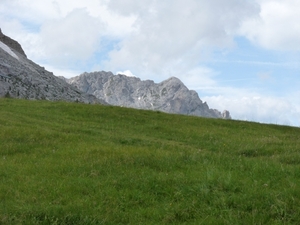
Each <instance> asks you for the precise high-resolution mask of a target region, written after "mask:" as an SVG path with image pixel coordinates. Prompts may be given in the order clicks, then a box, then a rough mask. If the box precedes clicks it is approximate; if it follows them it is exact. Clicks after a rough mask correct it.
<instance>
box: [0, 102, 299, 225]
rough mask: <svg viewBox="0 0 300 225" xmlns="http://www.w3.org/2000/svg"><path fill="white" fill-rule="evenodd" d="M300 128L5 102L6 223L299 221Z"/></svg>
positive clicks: (1, 115) (0, 136)
mask: <svg viewBox="0 0 300 225" xmlns="http://www.w3.org/2000/svg"><path fill="white" fill-rule="evenodd" d="M299 137H300V129H299V128H295V127H287V126H278V125H266V124H258V123H250V122H243V121H234V120H221V119H206V118H199V117H192V116H182V115H171V114H165V113H160V112H153V111H144V110H134V109H127V108H121V107H112V106H101V105H85V104H76V103H65V102H48V101H26V100H16V99H9V98H8V99H7V98H5V99H0V224H272V225H273V224H300V214H299V212H300V187H299V185H300V138H299Z"/></svg>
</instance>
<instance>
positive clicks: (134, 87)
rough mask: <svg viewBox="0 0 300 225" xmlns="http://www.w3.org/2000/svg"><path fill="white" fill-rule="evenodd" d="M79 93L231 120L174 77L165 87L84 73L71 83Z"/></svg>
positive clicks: (124, 103) (133, 105) (108, 74)
mask: <svg viewBox="0 0 300 225" xmlns="http://www.w3.org/2000/svg"><path fill="white" fill-rule="evenodd" d="M67 82H68V83H70V84H72V85H74V86H75V87H76V88H78V89H79V90H81V91H83V92H85V93H87V94H92V95H95V96H96V97H97V98H99V99H103V100H105V101H106V102H107V103H109V104H111V105H117V106H125V107H131V108H137V109H149V110H159V111H163V112H168V113H175V114H186V115H195V116H203V117H212V118H226V119H227V118H230V115H229V112H228V111H227V112H228V113H225V114H222V113H220V112H219V111H218V110H214V109H210V108H209V107H208V105H207V104H206V103H205V102H204V103H203V102H202V101H201V100H200V98H199V96H198V94H197V92H196V91H192V90H189V89H188V88H187V87H186V86H185V85H184V84H183V83H182V82H181V81H180V80H179V79H178V78H175V77H171V78H169V79H167V80H165V81H163V82H161V83H158V84H156V83H154V82H153V81H151V80H146V81H141V80H140V79H139V78H136V77H128V76H125V75H114V74H112V73H111V72H104V71H102V72H93V73H83V74H81V75H80V76H77V77H74V78H71V79H67Z"/></svg>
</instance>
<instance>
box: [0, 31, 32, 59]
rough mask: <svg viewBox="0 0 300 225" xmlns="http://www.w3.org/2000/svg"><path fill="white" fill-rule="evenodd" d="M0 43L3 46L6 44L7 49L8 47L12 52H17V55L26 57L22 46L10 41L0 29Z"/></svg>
mask: <svg viewBox="0 0 300 225" xmlns="http://www.w3.org/2000/svg"><path fill="white" fill-rule="evenodd" d="M0 41H1V42H2V43H4V44H6V45H7V46H8V47H10V48H11V49H13V50H14V51H17V52H18V53H20V54H21V55H23V56H25V57H27V56H26V54H25V52H24V50H23V48H22V46H21V45H20V44H19V43H18V42H17V41H15V40H13V39H11V38H10V37H8V36H6V35H4V34H3V33H2V30H1V28H0Z"/></svg>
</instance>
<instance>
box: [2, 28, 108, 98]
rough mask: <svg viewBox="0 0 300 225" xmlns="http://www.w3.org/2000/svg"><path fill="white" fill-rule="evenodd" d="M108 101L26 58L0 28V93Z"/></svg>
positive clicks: (11, 95)
mask: <svg viewBox="0 0 300 225" xmlns="http://www.w3.org/2000/svg"><path fill="white" fill-rule="evenodd" d="M1 96H10V97H14V98H25V99H46V100H53V101H55V100H63V101H78V102H84V103H105V102H104V101H101V100H99V99H97V98H96V97H95V96H92V95H88V94H85V93H82V92H81V91H80V90H78V89H77V88H75V87H74V86H72V85H70V84H68V83H67V82H66V81H64V80H62V79H60V78H58V77H56V76H54V75H53V73H51V72H48V71H47V70H45V68H43V67H40V66H39V65H37V64H35V63H34V62H32V61H31V60H29V59H27V57H26V55H25V53H24V51H23V49H22V47H21V46H20V45H19V43H17V42H16V41H14V40H12V39H10V38H8V37H6V36H5V35H3V34H2V32H0V97H1Z"/></svg>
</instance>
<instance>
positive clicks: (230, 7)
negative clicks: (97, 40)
mask: <svg viewBox="0 0 300 225" xmlns="http://www.w3.org/2000/svg"><path fill="white" fill-rule="evenodd" d="M216 6H217V7H216ZM109 7H110V8H109V9H110V10H113V11H116V12H119V13H122V14H123V15H135V16H136V17H137V19H136V23H135V28H136V29H135V31H134V32H133V33H132V35H130V36H128V38H126V39H125V40H123V41H122V42H121V43H120V45H119V48H118V49H115V50H114V51H112V52H111V53H110V55H109V57H110V58H109V60H108V61H107V63H106V67H107V68H112V69H113V70H122V69H123V68H125V67H126V68H134V69H135V71H137V72H136V73H139V74H143V73H144V71H147V73H150V72H151V73H152V74H159V73H160V74H159V75H160V76H163V77H164V76H165V75H164V74H162V71H164V70H165V71H166V70H168V69H169V68H171V67H174V66H175V67H180V65H179V64H182V63H183V62H184V63H185V64H186V65H183V66H184V67H185V68H186V67H189V68H190V69H194V68H196V67H197V66H198V64H199V60H201V59H204V58H206V57H207V56H208V55H207V54H206V52H207V51H208V50H210V49H214V48H223V47H228V46H231V45H232V38H233V36H234V34H236V32H237V30H238V29H239V28H240V23H241V21H243V20H244V19H248V18H249V17H252V16H253V15H256V14H257V13H258V9H257V7H256V5H254V4H250V2H248V1H243V2H241V1H238V0H230V1H226V2H224V1H223V0H212V1H204V0H188V1H187V0H173V1H165V2H164V1H155V0H148V1H147V3H144V2H143V4H142V3H141V2H140V1H136V0H131V1H126V4H125V3H124V2H122V1H120V0H111V1H109Z"/></svg>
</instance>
